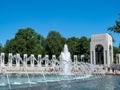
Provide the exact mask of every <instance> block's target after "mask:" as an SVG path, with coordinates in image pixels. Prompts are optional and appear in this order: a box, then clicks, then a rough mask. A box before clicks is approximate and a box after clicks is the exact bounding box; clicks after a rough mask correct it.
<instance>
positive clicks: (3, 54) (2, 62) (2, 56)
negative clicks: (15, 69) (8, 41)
mask: <svg viewBox="0 0 120 90" xmlns="http://www.w3.org/2000/svg"><path fill="white" fill-rule="evenodd" d="M4 59H5V53H1V67H4V66H5V62H4Z"/></svg>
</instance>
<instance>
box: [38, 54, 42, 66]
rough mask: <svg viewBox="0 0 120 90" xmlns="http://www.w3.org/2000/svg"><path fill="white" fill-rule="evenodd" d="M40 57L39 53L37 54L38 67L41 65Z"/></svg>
mask: <svg viewBox="0 0 120 90" xmlns="http://www.w3.org/2000/svg"><path fill="white" fill-rule="evenodd" d="M41 59H42V55H41V54H39V55H38V67H41V64H42V61H41Z"/></svg>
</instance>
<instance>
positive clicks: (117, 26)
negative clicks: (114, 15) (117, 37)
mask: <svg viewBox="0 0 120 90" xmlns="http://www.w3.org/2000/svg"><path fill="white" fill-rule="evenodd" d="M108 30H110V31H113V32H116V33H120V20H117V21H116V22H115V25H114V26H112V27H109V28H108Z"/></svg>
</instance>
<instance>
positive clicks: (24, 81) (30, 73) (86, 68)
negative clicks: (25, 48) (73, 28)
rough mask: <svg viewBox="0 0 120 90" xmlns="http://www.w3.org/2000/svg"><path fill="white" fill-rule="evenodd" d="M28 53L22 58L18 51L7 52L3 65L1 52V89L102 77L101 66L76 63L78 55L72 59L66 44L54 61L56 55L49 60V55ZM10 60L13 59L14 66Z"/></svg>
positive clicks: (44, 85)
mask: <svg viewBox="0 0 120 90" xmlns="http://www.w3.org/2000/svg"><path fill="white" fill-rule="evenodd" d="M27 56H28V55H27V54H24V56H23V58H21V57H20V54H16V55H13V54H12V53H10V54H9V58H8V63H7V64H6V65H5V64H4V53H2V54H1V56H0V62H2V63H1V64H0V69H3V72H2V73H0V89H3V90H6V89H19V88H32V87H34V88H35V87H40V88H43V87H46V86H49V85H64V84H66V83H72V82H81V81H83V80H84V81H85V80H86V81H87V80H93V79H96V78H102V77H103V76H104V71H103V69H101V67H99V66H97V65H92V64H90V63H84V62H78V61H77V55H74V62H73V61H72V59H71V55H70V52H69V50H68V47H67V45H66V44H65V45H64V49H63V52H61V54H60V60H57V59H56V56H55V55H53V56H52V59H51V60H49V56H48V55H45V57H42V55H40V54H39V55H38V58H35V56H34V54H31V55H30V56H29V57H27ZM13 62H16V65H14V64H13ZM28 62H30V65H29V64H28ZM35 63H36V64H35Z"/></svg>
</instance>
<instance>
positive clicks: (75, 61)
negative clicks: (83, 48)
mask: <svg viewBox="0 0 120 90" xmlns="http://www.w3.org/2000/svg"><path fill="white" fill-rule="evenodd" d="M74 64H77V55H74Z"/></svg>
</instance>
